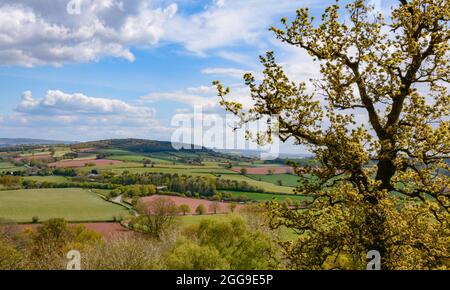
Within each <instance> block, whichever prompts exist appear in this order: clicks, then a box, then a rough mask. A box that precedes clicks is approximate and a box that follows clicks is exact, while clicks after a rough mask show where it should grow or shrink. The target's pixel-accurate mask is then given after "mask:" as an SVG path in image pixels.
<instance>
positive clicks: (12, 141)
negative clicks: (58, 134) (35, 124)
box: [0, 138, 75, 147]
mask: <svg viewBox="0 0 450 290" xmlns="http://www.w3.org/2000/svg"><path fill="white" fill-rule="evenodd" d="M73 143H75V142H68V141H58V140H44V139H30V138H0V147H9V146H16V145H54V144H73Z"/></svg>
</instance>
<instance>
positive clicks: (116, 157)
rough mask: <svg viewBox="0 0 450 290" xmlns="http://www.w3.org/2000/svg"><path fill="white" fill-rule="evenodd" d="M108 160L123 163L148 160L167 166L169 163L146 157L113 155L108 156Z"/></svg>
mask: <svg viewBox="0 0 450 290" xmlns="http://www.w3.org/2000/svg"><path fill="white" fill-rule="evenodd" d="M107 158H108V159H111V160H119V161H125V162H142V161H144V159H148V160H150V161H152V162H154V163H160V164H168V163H170V161H167V160H163V159H158V158H154V157H150V156H146V155H113V156H108V157H107Z"/></svg>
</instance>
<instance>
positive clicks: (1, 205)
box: [0, 188, 129, 222]
mask: <svg viewBox="0 0 450 290" xmlns="http://www.w3.org/2000/svg"><path fill="white" fill-rule="evenodd" d="M128 215H129V214H128V211H127V210H126V209H125V208H123V207H121V206H119V205H116V204H113V203H110V202H107V201H105V200H103V199H102V198H101V197H99V196H98V195H97V194H96V193H93V192H89V191H88V190H83V189H79V188H65V189H28V190H11V191H0V217H1V218H5V219H10V220H14V221H16V222H31V220H32V217H33V216H37V217H39V220H40V221H44V220H48V219H49V218H64V219H66V220H68V221H72V222H87V221H112V220H113V219H114V217H119V216H122V217H126V216H128Z"/></svg>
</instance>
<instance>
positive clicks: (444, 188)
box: [214, 0, 450, 269]
mask: <svg viewBox="0 0 450 290" xmlns="http://www.w3.org/2000/svg"><path fill="white" fill-rule="evenodd" d="M393 5H394V6H393V7H392V8H391V10H390V13H389V14H390V15H389V17H385V16H384V15H382V14H381V13H378V12H376V11H375V10H374V9H373V7H370V6H369V5H367V3H366V1H363V0H356V1H353V2H351V3H350V4H347V5H346V6H345V7H341V5H340V3H339V2H336V4H334V5H331V6H329V7H328V8H327V9H326V10H325V12H324V13H323V15H322V17H321V19H320V21H319V22H316V20H315V19H314V17H312V16H311V13H310V11H309V10H308V8H301V9H299V10H297V13H296V17H295V19H293V20H292V21H288V19H287V18H283V19H282V21H281V22H282V27H281V28H277V27H272V28H271V30H272V31H273V32H274V33H275V35H276V37H277V38H278V39H279V40H280V41H282V42H284V43H287V44H289V45H292V46H294V47H297V48H298V49H302V50H304V51H306V52H307V53H308V54H309V55H310V56H311V58H312V59H313V60H314V61H316V62H317V65H318V66H320V77H318V78H317V79H314V80H311V82H310V83H305V82H302V83H296V82H294V81H291V80H290V79H289V77H288V76H287V74H286V73H285V71H284V70H283V67H282V66H281V65H279V64H277V62H276V59H275V54H274V53H273V52H268V53H267V54H266V55H265V56H261V57H260V59H261V63H262V64H263V66H264V71H263V79H262V80H261V81H259V80H257V79H256V78H255V76H254V75H252V74H250V73H248V74H245V76H244V80H245V84H246V85H247V86H248V88H249V91H250V96H251V98H252V99H253V106H252V107H251V108H250V109H246V108H244V107H243V105H242V104H240V103H236V102H230V101H227V95H229V94H230V89H229V88H225V87H224V86H223V85H222V84H221V83H220V82H214V84H215V85H216V86H217V89H218V95H219V97H221V98H222V101H221V104H222V105H223V106H224V107H225V108H226V109H227V110H228V111H230V112H232V113H234V114H236V115H237V116H239V117H240V118H241V121H242V123H245V122H251V121H253V120H258V119H261V118H264V117H266V116H272V115H276V116H279V118H278V122H277V123H276V124H272V125H271V126H269V129H268V131H267V132H263V133H267V134H261V135H258V136H259V137H260V136H264V137H265V138H262V139H261V138H258V140H257V141H259V142H267V141H270V134H268V133H273V132H278V137H279V138H280V139H281V140H282V141H288V140H293V141H294V142H295V143H296V144H298V145H303V146H306V147H307V148H308V150H309V151H311V152H312V153H314V155H315V159H316V163H314V165H311V166H302V167H299V166H298V167H296V168H295V171H296V173H297V174H298V175H299V176H300V178H301V183H299V184H301V186H299V187H298V188H297V189H296V193H297V194H303V195H305V196H306V197H307V201H306V202H305V204H304V205H303V206H302V207H301V209H299V210H292V209H289V208H283V207H282V206H280V205H279V204H277V203H276V202H272V203H270V204H269V206H268V207H269V212H270V215H271V218H272V219H271V223H272V226H274V227H279V226H282V225H283V226H287V227H288V228H292V229H294V230H295V231H296V233H297V234H298V240H297V241H295V242H294V241H291V242H280V243H281V245H282V247H283V250H284V254H285V255H286V257H287V258H288V260H289V266H290V267H292V268H308V269H311V268H313V269H323V268H365V263H366V254H367V252H368V251H370V250H377V251H379V252H380V254H381V259H382V268H383V269H391V268H396V269H402V268H409V269H412V268H413V269H416V268H417V269H424V268H426V269H429V268H432V269H435V268H445V267H448V266H449V257H450V231H449V222H450V215H449V207H450V199H449V197H450V178H449V169H450V168H449V162H448V160H449V159H448V158H449V157H450V121H449V115H450V95H449V93H448V85H449V81H450V62H449V58H450V49H449V40H450V27H449V26H450V25H449V18H450V2H449V1H447V0H398V1H396V2H395V3H394V4H393ZM343 11H346V13H342V12H343ZM298 65H299V66H301V65H302V64H301V63H299V64H298ZM308 85H309V86H308ZM311 86H312V87H313V89H309V88H311ZM357 114H364V115H365V116H366V118H367V122H361V121H359V120H358V119H357V118H356V115H357ZM306 174H309V176H311V174H313V175H314V176H315V177H316V178H303V177H304V176H305V175H306Z"/></svg>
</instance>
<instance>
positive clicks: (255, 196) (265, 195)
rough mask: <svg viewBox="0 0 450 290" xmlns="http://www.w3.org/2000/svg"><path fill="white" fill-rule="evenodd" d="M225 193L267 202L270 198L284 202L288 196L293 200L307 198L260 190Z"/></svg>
mask: <svg viewBox="0 0 450 290" xmlns="http://www.w3.org/2000/svg"><path fill="white" fill-rule="evenodd" d="M223 193H229V194H231V195H232V196H234V197H240V196H243V197H246V198H247V199H249V200H251V201H257V202H265V201H270V200H276V201H278V202H283V201H285V200H286V199H287V198H289V199H290V200H292V201H302V200H304V199H305V197H303V196H300V195H294V194H289V195H288V194H285V195H282V194H270V193H259V192H245V191H223Z"/></svg>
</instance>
